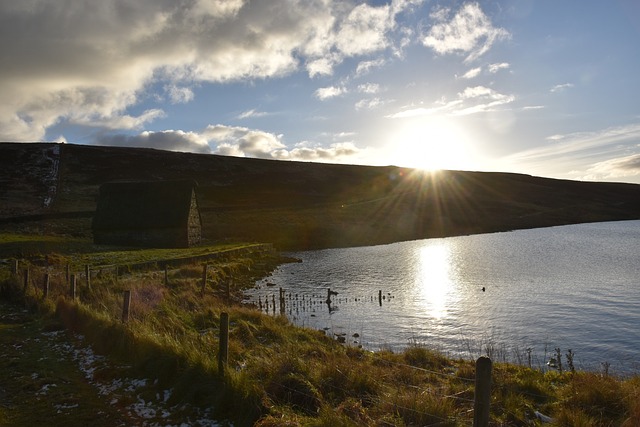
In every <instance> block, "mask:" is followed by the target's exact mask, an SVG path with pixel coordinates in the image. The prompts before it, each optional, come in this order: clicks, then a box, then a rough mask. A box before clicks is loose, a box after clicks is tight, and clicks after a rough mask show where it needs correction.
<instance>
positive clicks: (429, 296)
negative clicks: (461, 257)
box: [415, 242, 455, 319]
mask: <svg viewBox="0 0 640 427" xmlns="http://www.w3.org/2000/svg"><path fill="white" fill-rule="evenodd" d="M418 252H419V255H418V260H417V261H418V268H417V271H416V277H415V281H416V285H417V297H418V301H419V303H420V304H421V305H422V306H423V307H424V310H426V312H427V314H428V315H429V316H431V317H434V318H436V319H442V318H444V317H446V315H447V311H448V308H449V305H450V303H451V300H452V297H453V294H454V293H455V282H454V278H453V277H452V274H451V273H452V271H453V266H452V264H451V261H452V260H451V249H450V245H447V244H445V243H444V242H438V243H433V244H429V243H427V244H425V245H424V246H422V247H420V248H418Z"/></svg>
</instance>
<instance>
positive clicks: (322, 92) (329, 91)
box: [315, 86, 347, 101]
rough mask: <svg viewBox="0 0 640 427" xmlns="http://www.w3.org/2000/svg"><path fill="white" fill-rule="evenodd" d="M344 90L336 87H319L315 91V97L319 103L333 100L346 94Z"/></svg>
mask: <svg viewBox="0 0 640 427" xmlns="http://www.w3.org/2000/svg"><path fill="white" fill-rule="evenodd" d="M346 91H347V90H346V88H344V87H337V86H329V87H321V88H319V89H317V90H316V92H315V96H316V98H318V99H319V100H321V101H324V100H327V99H330V98H335V97H336V96H340V95H342V94H344V93H345V92H346Z"/></svg>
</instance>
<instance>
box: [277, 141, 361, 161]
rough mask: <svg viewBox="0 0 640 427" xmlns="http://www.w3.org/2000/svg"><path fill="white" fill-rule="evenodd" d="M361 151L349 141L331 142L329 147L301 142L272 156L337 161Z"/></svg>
mask: <svg viewBox="0 0 640 427" xmlns="http://www.w3.org/2000/svg"><path fill="white" fill-rule="evenodd" d="M360 152H361V150H360V149H358V148H357V147H356V146H355V145H353V144H352V143H350V142H341V143H335V144H331V145H330V146H329V147H321V146H311V147H309V146H307V144H301V145H300V146H297V147H295V148H294V149H293V150H291V151H286V150H280V151H279V152H276V153H275V154H274V158H277V159H282V160H302V161H314V162H339V161H344V160H346V159H349V158H353V157H354V156H356V155H358V154H359V153H360Z"/></svg>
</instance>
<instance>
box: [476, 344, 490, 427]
mask: <svg viewBox="0 0 640 427" xmlns="http://www.w3.org/2000/svg"><path fill="white" fill-rule="evenodd" d="M490 404H491V359H489V358H488V357H485V356H482V357H480V358H478V360H476V390H475V395H474V400H473V427H488V426H489V405H490Z"/></svg>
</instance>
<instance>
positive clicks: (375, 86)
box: [358, 83, 380, 94]
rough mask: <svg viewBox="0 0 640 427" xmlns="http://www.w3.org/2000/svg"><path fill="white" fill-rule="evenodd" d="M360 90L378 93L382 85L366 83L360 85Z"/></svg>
mask: <svg viewBox="0 0 640 427" xmlns="http://www.w3.org/2000/svg"><path fill="white" fill-rule="evenodd" d="M358 92H361V93H371V94H374V93H378V92H380V85H379V84H377V83H364V84H361V85H358Z"/></svg>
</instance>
